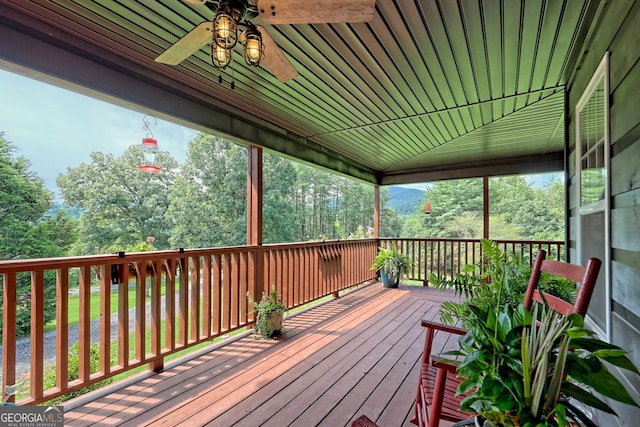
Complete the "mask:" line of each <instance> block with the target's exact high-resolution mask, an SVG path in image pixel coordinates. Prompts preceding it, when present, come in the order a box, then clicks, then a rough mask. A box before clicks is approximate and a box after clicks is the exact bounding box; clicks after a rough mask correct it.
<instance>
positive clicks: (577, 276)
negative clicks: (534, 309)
mask: <svg viewBox="0 0 640 427" xmlns="http://www.w3.org/2000/svg"><path fill="white" fill-rule="evenodd" d="M546 255H547V253H546V252H545V251H544V250H540V251H538V255H537V257H536V261H535V264H534V265H533V269H532V271H531V276H530V278H529V285H528V286H527V290H526V292H525V297H524V305H525V307H527V308H528V309H530V308H531V304H532V301H538V302H542V298H541V296H540V292H539V291H538V289H537V287H538V282H539V280H540V275H541V273H542V272H543V271H544V272H547V273H551V274H554V275H556V276H561V277H564V278H567V279H570V280H573V281H574V282H576V283H577V284H578V291H577V294H576V299H575V302H574V304H573V305H571V304H570V303H567V302H565V301H562V300H561V299H560V298H557V297H554V296H552V295H547V294H545V295H544V299H545V301H546V302H547V303H548V304H549V306H550V307H551V308H553V309H554V310H556V311H558V312H560V313H562V314H564V315H567V314H570V313H580V314H582V315H585V314H586V312H587V308H588V307H589V301H590V300H591V295H592V294H593V289H594V287H595V284H596V279H597V278H598V272H599V271H600V265H601V261H600V260H599V259H597V258H589V260H588V261H587V265H586V266H585V267H583V266H580V265H575V264H569V263H566V262H562V261H555V260H547V259H545V258H546ZM422 326H424V327H425V328H427V333H426V336H425V344H424V350H423V353H422V366H421V369H420V379H419V383H418V393H417V396H416V403H415V411H416V417H415V419H413V420H412V422H413V423H414V424H417V425H419V426H427V427H438V425H439V423H440V420H446V421H453V422H456V421H462V420H465V419H468V418H470V417H471V416H473V414H469V413H467V412H460V411H458V408H460V402H461V401H462V399H464V396H456V395H455V392H456V389H457V388H458V384H460V382H461V381H462V380H463V378H456V367H455V366H454V365H452V364H450V363H446V362H444V361H443V360H442V359H441V358H438V357H437V356H434V355H431V348H432V345H433V339H434V336H435V332H436V331H440V333H448V334H455V335H464V334H465V333H466V331H465V330H464V329H462V328H458V327H455V326H448V325H443V324H441V323H437V322H431V321H427V320H423V321H422Z"/></svg>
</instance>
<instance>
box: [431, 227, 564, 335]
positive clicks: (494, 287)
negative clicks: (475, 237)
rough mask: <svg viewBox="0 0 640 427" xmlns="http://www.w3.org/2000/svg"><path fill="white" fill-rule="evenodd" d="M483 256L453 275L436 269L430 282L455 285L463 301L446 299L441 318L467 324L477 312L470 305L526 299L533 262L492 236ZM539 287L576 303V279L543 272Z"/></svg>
mask: <svg viewBox="0 0 640 427" xmlns="http://www.w3.org/2000/svg"><path fill="white" fill-rule="evenodd" d="M481 244H482V254H483V259H482V261H480V262H479V263H477V264H467V265H466V266H465V267H464V269H463V270H462V272H461V273H458V274H456V275H454V276H453V277H446V276H437V275H436V274H435V273H432V274H431V275H430V277H429V283H430V284H431V286H433V287H434V288H436V289H440V290H447V289H453V290H454V291H455V293H456V295H458V296H462V297H464V298H463V299H462V300H461V301H445V302H444V303H443V304H442V306H441V308H440V321H441V322H442V323H446V324H449V325H453V324H454V323H455V322H456V321H459V322H460V325H461V326H462V327H464V328H468V325H466V322H467V318H468V317H471V318H474V317H475V314H474V313H472V312H471V311H470V310H469V305H476V306H478V307H480V308H482V309H485V310H486V309H488V308H489V307H491V306H494V307H498V306H502V305H504V304H509V305H511V306H512V307H513V308H515V307H517V306H518V304H520V302H522V301H523V299H524V293H525V291H526V288H527V283H528V280H529V277H530V275H531V265H530V263H529V261H528V260H525V259H523V257H522V256H520V255H518V254H516V253H513V252H510V251H506V250H503V249H501V248H500V246H499V245H498V243H496V242H495V241H492V240H489V239H483V240H482V243H481ZM538 289H539V290H540V291H541V292H544V293H545V294H548V295H553V296H555V297H558V298H560V299H562V300H564V301H567V302H570V303H573V301H574V300H575V296H576V284H575V282H573V281H571V280H569V279H564V278H562V277H557V276H552V275H550V274H548V273H543V274H542V276H541V278H540V282H539V284H538Z"/></svg>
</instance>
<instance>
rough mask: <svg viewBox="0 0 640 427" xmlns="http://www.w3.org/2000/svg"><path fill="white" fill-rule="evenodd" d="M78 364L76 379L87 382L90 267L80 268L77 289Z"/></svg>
mask: <svg viewBox="0 0 640 427" xmlns="http://www.w3.org/2000/svg"><path fill="white" fill-rule="evenodd" d="M78 292H79V294H80V296H79V300H80V313H79V320H78V321H79V328H78V329H79V337H78V339H79V343H80V344H79V351H78V352H79V355H78V356H79V357H78V358H79V361H78V363H79V365H78V379H79V380H80V382H83V383H84V382H87V381H89V379H90V376H91V359H90V352H91V267H89V266H85V267H83V268H81V269H80V282H79V290H78Z"/></svg>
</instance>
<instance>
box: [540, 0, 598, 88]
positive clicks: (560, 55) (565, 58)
mask: <svg viewBox="0 0 640 427" xmlns="http://www.w3.org/2000/svg"><path fill="white" fill-rule="evenodd" d="M588 3H589V1H588V0H571V1H570V2H567V6H566V8H565V10H564V13H563V15H562V19H561V21H560V23H559V24H560V29H559V31H558V36H557V38H556V43H555V51H556V52H557V53H555V54H554V55H553V57H551V58H550V60H549V65H548V67H549V71H548V72H547V77H546V81H547V82H548V83H547V84H548V85H549V86H550V85H551V84H550V82H553V81H557V82H558V83H559V84H566V78H567V76H568V72H567V71H568V70H567V66H568V64H569V58H570V54H572V53H573V47H574V44H575V42H576V39H577V36H576V34H575V31H576V30H575V29H576V28H577V27H578V26H579V24H580V23H581V22H582V20H583V18H584V14H585V13H586V8H587V4H588Z"/></svg>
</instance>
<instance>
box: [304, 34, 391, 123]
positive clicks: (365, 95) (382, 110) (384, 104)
mask: <svg viewBox="0 0 640 427" xmlns="http://www.w3.org/2000/svg"><path fill="white" fill-rule="evenodd" d="M299 28H300V30H301V33H302V34H305V35H306V36H307V37H308V38H311V37H314V36H317V35H320V36H322V38H323V40H324V41H326V43H323V44H318V45H317V46H315V48H316V49H317V50H319V51H320V52H322V53H323V54H324V56H325V58H327V61H326V63H327V65H326V67H327V68H326V71H328V72H330V73H331V75H332V76H333V77H334V78H336V80H337V81H336V82H335V83H336V84H337V86H338V87H340V88H343V89H344V92H345V94H346V95H345V96H346V99H350V98H351V97H353V98H354V102H353V104H352V105H358V104H359V103H363V104H366V107H367V108H368V109H369V111H371V113H372V114H374V115H375V117H378V118H379V119H381V120H384V119H387V118H391V117H394V116H395V114H393V111H394V105H393V104H394V103H395V101H394V102H392V103H389V100H390V99H387V100H385V99H383V98H382V97H381V96H380V95H381V92H380V91H377V90H375V89H374V88H372V87H371V86H372V85H371V84H367V81H371V80H372V79H373V78H374V77H373V74H372V73H371V70H370V69H368V68H367V67H365V66H364V65H363V64H362V62H361V61H362V59H361V58H357V57H356V56H355V55H354V53H353V51H352V50H351V49H352V47H351V46H348V45H345V41H344V39H343V38H341V37H338V35H337V30H336V29H334V28H332V27H330V26H315V27H299ZM338 49H339V50H338ZM348 64H354V65H353V66H349V65H348ZM348 86H355V87H357V89H359V92H358V91H355V90H352V91H348V90H346V87H348ZM389 98H390V97H389ZM368 120H369V121H375V119H374V118H369V119H368Z"/></svg>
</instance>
